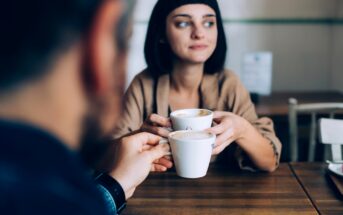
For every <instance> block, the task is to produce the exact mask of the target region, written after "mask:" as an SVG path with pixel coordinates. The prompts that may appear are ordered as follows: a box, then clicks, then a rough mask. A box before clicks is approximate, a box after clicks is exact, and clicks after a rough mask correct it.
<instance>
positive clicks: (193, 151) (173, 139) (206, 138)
mask: <svg viewBox="0 0 343 215" xmlns="http://www.w3.org/2000/svg"><path fill="white" fill-rule="evenodd" d="M168 139H169V143H170V146H171V151H172V156H173V160H174V163H175V168H176V172H177V174H178V175H179V176H181V177H184V178H200V177H203V176H205V175H206V173H207V169H208V166H209V163H210V160H211V155H212V149H213V147H214V143H215V139H216V136H215V135H214V134H211V133H208V132H206V131H190V130H183V131H175V132H172V133H170V134H169V136H168Z"/></svg>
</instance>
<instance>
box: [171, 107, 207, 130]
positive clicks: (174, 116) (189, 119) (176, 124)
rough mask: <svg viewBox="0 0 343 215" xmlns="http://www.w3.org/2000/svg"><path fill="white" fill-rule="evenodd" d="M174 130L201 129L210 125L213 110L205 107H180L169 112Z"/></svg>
mask: <svg viewBox="0 0 343 215" xmlns="http://www.w3.org/2000/svg"><path fill="white" fill-rule="evenodd" d="M170 119H171V121H172V124H173V129H174V131H179V130H193V131H202V130H205V129H207V128H210V127H211V124H212V119H213V112H212V111H210V110H207V109H181V110H177V111H173V112H172V113H171V114H170Z"/></svg>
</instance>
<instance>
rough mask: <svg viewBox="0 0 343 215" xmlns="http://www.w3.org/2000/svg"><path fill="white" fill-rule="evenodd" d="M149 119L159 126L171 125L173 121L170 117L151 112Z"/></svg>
mask: <svg viewBox="0 0 343 215" xmlns="http://www.w3.org/2000/svg"><path fill="white" fill-rule="evenodd" d="M147 121H148V122H149V124H151V125H155V126H159V127H166V128H169V127H171V122H170V119H169V118H166V117H163V116H160V115H158V114H154V113H153V114H150V115H149V116H148V118H147Z"/></svg>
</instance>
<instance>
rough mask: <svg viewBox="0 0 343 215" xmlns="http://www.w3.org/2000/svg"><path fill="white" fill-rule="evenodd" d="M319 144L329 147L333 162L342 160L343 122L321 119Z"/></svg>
mask: <svg viewBox="0 0 343 215" xmlns="http://www.w3.org/2000/svg"><path fill="white" fill-rule="evenodd" d="M319 131H320V132H319V133H320V142H321V143H323V144H330V145H331V155H332V160H333V161H341V160H342V145H343V120H341V119H327V118H321V119H320V120H319Z"/></svg>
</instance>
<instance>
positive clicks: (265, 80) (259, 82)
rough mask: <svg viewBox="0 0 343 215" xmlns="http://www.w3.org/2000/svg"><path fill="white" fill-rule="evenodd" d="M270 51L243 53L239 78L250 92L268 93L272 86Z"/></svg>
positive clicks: (271, 55)
mask: <svg viewBox="0 0 343 215" xmlns="http://www.w3.org/2000/svg"><path fill="white" fill-rule="evenodd" d="M272 62H273V54H272V53H271V52H254V53H248V54H245V55H244V58H243V66H242V73H241V79H242V82H243V84H244V86H245V87H246V88H247V89H248V91H249V92H251V93H257V94H259V95H270V93H271V88H272Z"/></svg>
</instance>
